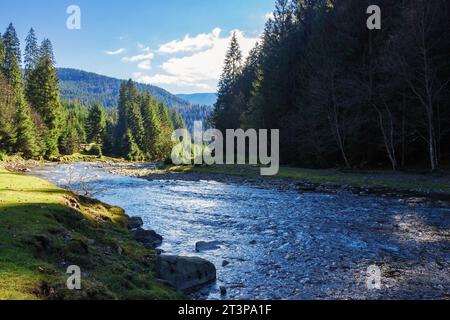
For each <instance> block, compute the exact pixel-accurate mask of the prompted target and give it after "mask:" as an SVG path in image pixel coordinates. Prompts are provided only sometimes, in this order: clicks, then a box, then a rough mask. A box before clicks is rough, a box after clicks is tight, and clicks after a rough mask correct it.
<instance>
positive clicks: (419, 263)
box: [33, 164, 450, 299]
mask: <svg viewBox="0 0 450 320" xmlns="http://www.w3.org/2000/svg"><path fill="white" fill-rule="evenodd" d="M33 174H34V175H38V176H40V177H44V178H46V179H49V180H51V181H53V182H54V183H55V184H57V185H59V186H62V187H67V185H68V184H70V185H71V187H72V189H75V190H78V191H80V192H81V189H88V190H95V192H96V193H95V195H94V197H96V198H98V199H99V200H101V201H104V202H106V203H109V204H112V205H117V206H120V207H122V208H124V209H125V210H126V212H127V214H129V215H130V216H140V217H142V218H143V220H144V222H145V228H146V229H152V230H155V231H156V232H157V233H159V234H161V235H162V236H163V237H164V243H163V245H162V247H161V249H163V250H164V251H165V253H166V254H180V255H187V256H200V257H202V258H205V259H207V260H210V261H211V262H213V263H214V264H215V265H216V267H217V276H218V280H217V282H216V283H215V284H213V285H211V286H208V287H206V288H204V289H203V290H201V291H200V292H198V293H196V294H195V296H194V298H198V299H364V298H400V299H412V298H422V299H428V298H438V299H442V298H444V299H445V298H447V299H449V298H450V294H449V288H450V274H449V270H450V269H449V263H450V253H449V238H450V237H449V235H450V219H449V217H450V210H449V209H448V208H442V207H441V208H437V207H432V206H430V205H424V204H417V203H416V202H414V201H409V202H408V201H405V199H396V198H383V197H374V196H357V195H353V194H350V193H342V194H333V195H330V194H320V193H304V194H300V193H297V192H293V191H278V190H275V189H268V188H259V187H257V186H248V185H242V184H237V183H223V182H216V181H213V180H204V181H186V180H185V179H183V180H176V179H175V180H174V179H170V180H169V179H168V180H145V179H140V178H132V177H126V176H118V175H113V174H111V173H109V170H108V168H107V167H106V168H102V167H99V166H97V165H92V164H70V165H52V166H42V167H39V168H36V169H35V170H34V171H33ZM80 181H82V183H80ZM198 241H217V244H218V248H217V249H215V250H210V251H203V252H196V251H195V244H196V243H197V242H198ZM372 265H373V266H377V267H378V268H380V270H381V279H380V283H381V289H380V290H377V289H374V290H370V289H368V287H367V280H368V274H367V268H368V267H369V266H372ZM377 281H378V280H377ZM220 286H224V287H226V289H227V294H226V295H225V296H221V295H220V290H219V287H220Z"/></svg>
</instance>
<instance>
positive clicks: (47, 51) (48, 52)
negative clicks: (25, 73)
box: [39, 39, 55, 66]
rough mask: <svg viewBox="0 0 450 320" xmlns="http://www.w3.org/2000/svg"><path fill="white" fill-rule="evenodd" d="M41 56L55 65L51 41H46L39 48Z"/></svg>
mask: <svg viewBox="0 0 450 320" xmlns="http://www.w3.org/2000/svg"><path fill="white" fill-rule="evenodd" d="M39 56H40V57H47V58H48V59H50V61H51V63H52V65H53V66H54V65H55V54H54V53H53V44H52V42H51V41H50V40H49V39H44V40H43V41H42V43H41V46H40V47H39Z"/></svg>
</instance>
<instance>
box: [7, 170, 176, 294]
mask: <svg viewBox="0 0 450 320" xmlns="http://www.w3.org/2000/svg"><path fill="white" fill-rule="evenodd" d="M126 223H127V219H126V216H125V215H124V212H123V210H122V209H120V208H117V207H112V206H108V205H106V204H103V203H101V202H98V201H96V200H92V199H88V198H84V197H80V196H77V195H75V194H72V193H70V192H68V191H65V190H63V189H60V188H57V187H55V186H54V185H52V184H51V183H50V182H47V181H45V180H41V179H38V178H34V177H30V176H25V175H21V174H16V173H11V172H8V171H6V170H5V169H4V168H3V167H2V165H1V164H0V300H1V299H20V300H22V299H27V300H28V299H31V300H35V299H37V300H39V299H174V298H179V297H180V296H179V295H178V294H177V293H175V292H173V291H172V290H171V289H169V288H167V287H164V286H163V285H161V284H159V283H158V282H157V281H156V279H155V274H154V265H155V257H156V256H155V253H154V252H153V251H150V250H147V249H145V248H144V247H143V246H141V245H139V244H138V243H137V242H135V241H134V240H133V239H132V237H131V234H130V232H129V231H128V230H127V229H126V228H125V225H126ZM92 240H93V241H95V242H94V243H93V241H92ZM71 264H75V265H78V266H80V267H81V270H82V272H83V277H82V290H80V291H72V290H68V289H67V288H66V280H67V275H66V273H65V272H66V269H67V266H68V265H71Z"/></svg>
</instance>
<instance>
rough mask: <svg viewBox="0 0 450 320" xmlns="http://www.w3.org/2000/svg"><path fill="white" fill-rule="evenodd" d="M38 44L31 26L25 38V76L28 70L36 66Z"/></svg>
mask: <svg viewBox="0 0 450 320" xmlns="http://www.w3.org/2000/svg"><path fill="white" fill-rule="evenodd" d="M39 51H40V50H39V46H38V42H37V38H36V34H35V32H34V29H33V28H31V29H30V31H29V32H28V36H27V37H26V39H25V57H24V63H25V77H26V75H27V74H28V72H29V71H30V70H32V69H34V68H35V67H36V64H37V62H38V60H39V55H40V54H39Z"/></svg>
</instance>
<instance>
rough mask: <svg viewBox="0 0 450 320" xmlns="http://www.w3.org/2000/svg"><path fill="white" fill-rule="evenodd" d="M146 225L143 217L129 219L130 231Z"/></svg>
mask: <svg viewBox="0 0 450 320" xmlns="http://www.w3.org/2000/svg"><path fill="white" fill-rule="evenodd" d="M143 225H144V221H143V220H142V218H141V217H131V218H129V219H128V229H129V230H134V229H137V228H140V227H142V226H143Z"/></svg>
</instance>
